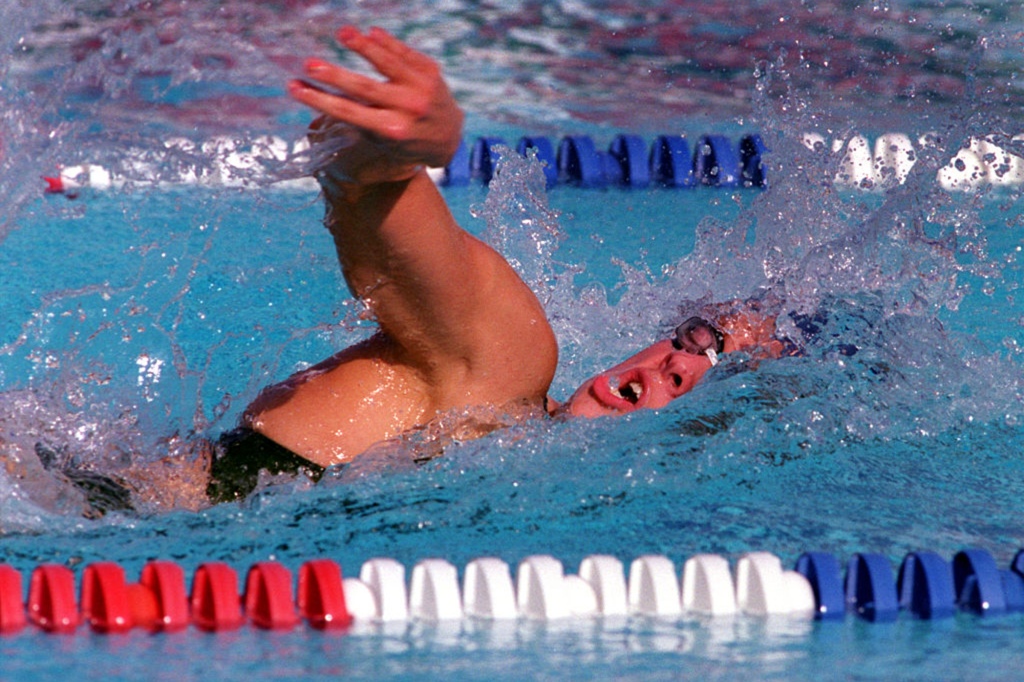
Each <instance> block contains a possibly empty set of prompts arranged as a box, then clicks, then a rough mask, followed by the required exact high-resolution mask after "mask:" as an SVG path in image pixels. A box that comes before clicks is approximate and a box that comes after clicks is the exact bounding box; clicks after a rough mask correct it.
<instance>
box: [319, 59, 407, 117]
mask: <svg viewBox="0 0 1024 682" xmlns="http://www.w3.org/2000/svg"><path fill="white" fill-rule="evenodd" d="M306 74H307V75H308V76H309V77H310V78H311V79H313V80H315V81H317V82H318V83H322V84H324V85H327V86H330V87H332V88H334V89H335V90H338V91H339V92H341V93H342V94H344V95H347V96H348V97H351V98H354V99H356V100H358V101H360V102H363V103H366V104H370V105H374V106H378V107H384V108H391V107H397V106H399V105H400V104H401V103H402V102H403V101H404V100H405V99H406V97H405V96H404V95H403V92H402V88H401V86H396V85H394V84H391V83H383V82H381V81H379V80H375V79H373V78H367V77H366V76H362V75H360V74H357V73H354V72H352V71H349V70H348V69H343V68H341V67H338V66H334V65H332V64H328V63H327V62H325V61H321V60H319V59H310V60H307V62H306Z"/></svg>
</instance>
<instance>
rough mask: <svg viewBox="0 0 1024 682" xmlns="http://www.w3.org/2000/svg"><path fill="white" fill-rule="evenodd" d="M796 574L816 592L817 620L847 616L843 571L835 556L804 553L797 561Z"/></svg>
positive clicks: (822, 553) (823, 553) (820, 553)
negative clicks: (805, 579) (803, 578)
mask: <svg viewBox="0 0 1024 682" xmlns="http://www.w3.org/2000/svg"><path fill="white" fill-rule="evenodd" d="M796 572H797V573H799V574H801V575H802V576H803V577H805V578H807V582H809V583H810V584H811V590H813V591H814V604H815V607H816V608H815V615H814V617H815V618H817V619H818V620H826V619H829V620H831V619H840V618H842V617H843V616H845V615H846V599H845V597H844V595H843V580H842V575H841V569H840V567H839V560H838V559H836V558H835V556H834V555H832V554H829V553H827V552H804V553H803V554H801V555H800V557H799V558H798V559H797V560H796Z"/></svg>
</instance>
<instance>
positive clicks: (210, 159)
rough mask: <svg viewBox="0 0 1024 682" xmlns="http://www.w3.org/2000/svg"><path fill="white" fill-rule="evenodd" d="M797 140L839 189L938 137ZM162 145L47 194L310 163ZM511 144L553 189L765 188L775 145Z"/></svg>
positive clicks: (263, 140)
mask: <svg viewBox="0 0 1024 682" xmlns="http://www.w3.org/2000/svg"><path fill="white" fill-rule="evenodd" d="M1000 140H1002V138H1000ZM800 141H801V143H802V144H803V145H804V146H805V147H807V149H809V150H810V151H812V152H815V153H819V154H822V155H824V154H831V155H834V156H835V159H836V162H835V163H834V164H832V165H835V167H836V169H835V173H834V177H833V178H832V181H833V182H834V183H835V184H836V185H837V186H840V187H850V188H857V189H862V190H875V189H882V188H886V187H890V186H892V185H894V184H902V183H903V182H904V181H905V180H906V178H907V176H908V175H909V174H910V171H911V169H912V168H913V167H914V165H915V163H916V162H917V160H918V158H919V156H920V154H921V153H922V152H923V151H924V150H926V149H929V148H933V147H935V146H936V144H937V141H936V137H935V136H934V135H923V136H921V137H920V138H919V139H918V140H917V141H916V142H914V141H912V140H911V138H910V137H909V136H908V135H906V134H903V133H885V134H883V135H880V136H878V137H877V138H876V140H875V143H874V146H872V145H871V143H870V142H869V141H868V139H867V138H866V137H864V136H863V135H853V136H851V137H849V138H848V139H835V140H832V141H831V144H829V143H828V141H827V140H826V139H825V138H824V137H823V136H822V135H819V134H817V133H806V134H804V135H801V137H800ZM1022 142H1024V134H1021V135H1017V136H1015V137H1013V138H1012V139H1009V140H1002V141H1000V142H999V143H997V141H996V140H995V139H994V138H991V137H989V138H985V137H972V138H970V139H969V140H968V141H967V144H966V146H965V147H964V148H963V149H960V150H959V151H958V152H957V153H956V155H955V156H954V157H953V158H952V159H950V160H949V162H948V163H947V164H946V165H945V166H943V167H942V168H940V169H939V171H938V172H937V174H936V181H937V182H938V184H939V185H940V186H941V187H943V188H944V189H947V190H951V191H973V190H977V189H979V188H981V187H984V186H1019V185H1021V184H1024V155H1022V154H1021V153H1020V145H1021V143H1022ZM503 145H505V142H504V140H503V139H502V138H500V137H487V136H482V137H477V138H475V139H474V140H473V141H472V142H471V144H469V145H467V144H466V142H465V141H463V142H462V143H461V144H460V146H459V149H458V151H457V152H456V155H455V157H454V158H453V159H452V161H451V162H450V163H449V164H448V166H447V167H445V168H434V169H430V172H431V176H432V177H433V178H434V180H435V182H437V183H438V184H440V185H444V186H462V185H467V184H469V183H471V182H480V183H484V184H486V183H489V182H490V180H491V178H492V177H493V176H494V172H495V169H496V168H497V161H498V158H499V157H500V152H499V149H500V148H502V146H503ZM165 147H166V152H167V157H168V160H169V161H170V162H171V164H172V165H173V167H174V168H175V169H176V170H175V171H173V172H171V176H172V177H166V176H167V171H166V170H165V171H161V170H160V164H159V163H158V162H157V159H158V158H159V155H158V154H154V153H152V152H148V153H143V152H135V153H133V152H131V151H129V152H128V153H127V154H126V157H125V163H124V166H125V167H124V170H123V171H121V175H120V176H119V175H118V173H116V172H113V171H111V170H110V169H108V168H105V167H103V166H100V165H97V164H90V163H84V164H78V165H73V166H68V167H65V168H62V169H60V171H59V172H58V173H57V174H55V175H53V176H48V177H45V178H44V180H45V182H46V189H45V191H46V192H47V193H50V194H66V195H74V194H75V193H76V192H77V191H78V190H79V189H82V188H84V187H91V188H94V189H108V188H111V187H120V186H123V185H124V184H126V183H127V182H128V177H129V176H130V179H131V182H133V183H136V184H140V185H146V184H158V183H170V184H199V185H210V186H246V185H248V184H251V183H254V182H270V181H272V177H271V175H272V173H271V171H270V169H272V168H274V167H280V166H281V165H282V164H285V163H289V162H295V163H299V164H301V163H303V162H304V160H308V151H309V143H308V141H306V140H305V139H302V140H299V141H298V142H296V143H294V144H291V145H290V144H289V143H288V142H287V141H285V140H283V139H281V138H278V137H272V136H262V137H258V138H256V139H254V140H252V141H250V142H247V143H243V142H238V141H236V140H233V139H230V138H214V139H212V140H209V141H207V142H204V143H202V144H199V145H197V144H195V143H193V142H192V141H190V140H186V139H182V138H171V139H168V140H167V141H166V142H165ZM506 147H507V148H509V149H514V150H515V151H516V152H518V153H519V154H523V155H525V154H526V153H527V152H528V150H531V153H534V154H536V156H537V158H538V159H540V160H541V161H542V162H544V166H543V168H544V175H545V179H546V182H547V185H548V187H553V186H555V185H560V186H569V187H580V188H586V189H600V188H607V187H622V188H633V189H638V188H646V187H664V188H674V189H689V188H693V187H697V186H708V187H719V188H725V189H735V188H758V189H764V188H766V187H767V186H768V169H767V164H766V163H765V161H766V155H767V154H768V151H769V150H768V149H767V147H766V146H765V143H764V140H763V139H762V138H761V135H759V134H757V133H751V134H747V135H743V136H742V137H741V138H740V139H739V141H738V142H736V143H734V142H733V141H732V140H730V139H729V138H727V137H726V136H724V135H701V136H699V137H697V138H696V139H695V142H694V143H693V145H692V147H691V143H690V141H689V138H687V137H686V136H685V135H674V134H670V135H659V136H657V137H655V138H654V140H653V141H652V142H651V144H650V145H648V144H647V143H646V142H645V141H644V139H643V138H641V137H640V136H638V135H629V134H622V135H616V136H615V137H614V138H613V139H612V141H611V143H610V144H609V145H608V148H607V151H604V150H601V149H599V148H598V145H597V144H595V142H594V141H593V139H592V138H591V137H590V136H588V135H566V136H564V137H563V138H561V140H559V141H558V142H557V144H555V143H552V141H551V139H550V138H548V137H545V136H529V135H528V136H523V137H521V138H519V140H518V141H517V143H516V144H515V145H514V146H511V145H508V146H506ZM1008 148H1009V149H1008ZM830 163H831V162H829V161H828V160H827V159H824V160H823V166H824V167H829V166H830ZM207 165H208V167H207ZM121 176H125V177H121ZM273 184H274V185H275V186H277V187H282V188H289V187H290V188H296V189H302V190H304V191H305V190H308V191H316V189H317V185H316V182H315V181H314V180H313V179H311V178H299V179H291V180H281V181H273Z"/></svg>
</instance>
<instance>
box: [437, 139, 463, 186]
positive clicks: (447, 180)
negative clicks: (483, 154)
mask: <svg viewBox="0 0 1024 682" xmlns="http://www.w3.org/2000/svg"><path fill="white" fill-rule="evenodd" d="M441 184H443V185H445V186H448V187H456V186H460V185H468V184H469V149H467V148H466V143H465V142H462V141H460V142H459V148H458V149H456V150H455V156H453V157H452V160H451V161H450V162H448V165H447V166H445V168H444V178H443V179H442V181H441Z"/></svg>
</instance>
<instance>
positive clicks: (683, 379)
mask: <svg viewBox="0 0 1024 682" xmlns="http://www.w3.org/2000/svg"><path fill="white" fill-rule="evenodd" d="M695 363H708V364H710V363H709V362H708V361H707V360H706V359H705V358H704V356H702V355H693V354H691V353H686V352H685V351H677V352H675V353H672V355H671V356H669V358H668V361H667V362H666V363H665V365H664V367H663V368H662V380H663V381H664V384H665V388H666V390H667V391H669V393H670V394H671V395H672V397H678V396H681V395H682V394H684V393H687V392H689V391H690V389H692V388H693V385H694V384H696V383H697V380H698V379H699V378H700V374H703V373H704V372H703V371H702V372H700V373H699V374H698V373H697V372H695V369H697V368H696V367H694V364H695ZM701 366H702V365H701ZM704 371H707V370H706V369H704Z"/></svg>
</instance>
